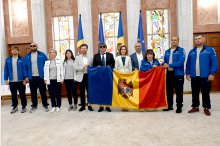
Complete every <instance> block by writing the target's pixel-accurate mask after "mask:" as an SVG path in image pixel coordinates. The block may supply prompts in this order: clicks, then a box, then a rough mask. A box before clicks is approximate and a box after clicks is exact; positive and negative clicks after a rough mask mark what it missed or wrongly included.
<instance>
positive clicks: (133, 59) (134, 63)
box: [130, 52, 144, 71]
mask: <svg viewBox="0 0 220 146" xmlns="http://www.w3.org/2000/svg"><path fill="white" fill-rule="evenodd" d="M142 55H143V54H142ZM143 56H144V55H143ZM130 57H131V64H132V71H134V70H135V68H137V69H138V70H140V68H139V63H138V59H137V54H136V52H135V53H133V54H131V55H130Z"/></svg>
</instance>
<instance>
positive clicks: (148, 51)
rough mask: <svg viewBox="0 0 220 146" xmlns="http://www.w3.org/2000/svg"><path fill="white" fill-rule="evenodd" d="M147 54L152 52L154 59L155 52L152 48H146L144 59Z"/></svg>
mask: <svg viewBox="0 0 220 146" xmlns="http://www.w3.org/2000/svg"><path fill="white" fill-rule="evenodd" d="M147 54H153V59H155V53H154V51H153V49H147V51H146V53H145V54H144V59H146V60H147Z"/></svg>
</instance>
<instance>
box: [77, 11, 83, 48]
mask: <svg viewBox="0 0 220 146" xmlns="http://www.w3.org/2000/svg"><path fill="white" fill-rule="evenodd" d="M82 44H84V37H83V29H82V21H81V14H80V15H79V24H78V38H77V48H78V47H80V46H81V45H82Z"/></svg>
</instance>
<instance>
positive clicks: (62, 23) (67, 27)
mask: <svg viewBox="0 0 220 146" xmlns="http://www.w3.org/2000/svg"><path fill="white" fill-rule="evenodd" d="M53 47H54V49H56V50H57V58H60V59H62V60H64V58H65V51H66V50H67V49H70V50H72V51H73V53H75V47H74V32H73V16H62V17H53Z"/></svg>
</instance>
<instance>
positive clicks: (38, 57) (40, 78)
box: [25, 43, 49, 113]
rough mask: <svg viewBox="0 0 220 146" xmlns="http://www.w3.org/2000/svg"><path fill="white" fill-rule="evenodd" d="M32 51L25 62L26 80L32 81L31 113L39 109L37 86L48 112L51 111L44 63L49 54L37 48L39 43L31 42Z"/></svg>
mask: <svg viewBox="0 0 220 146" xmlns="http://www.w3.org/2000/svg"><path fill="white" fill-rule="evenodd" d="M30 48H31V51H30V52H29V53H28V54H26V56H25V62H26V68H27V77H26V79H25V80H26V82H29V83H30V91H31V101H32V105H31V106H32V108H31V110H30V113H32V112H34V111H35V110H36V109H37V105H38V102H37V88H39V90H40V94H41V99H42V104H43V106H44V109H45V111H46V112H48V111H49V109H48V105H49V104H48V103H47V95H46V85H45V84H44V64H45V61H47V60H48V59H47V56H46V55H45V54H44V53H43V52H41V51H38V50H37V44H36V43H31V44H30Z"/></svg>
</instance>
